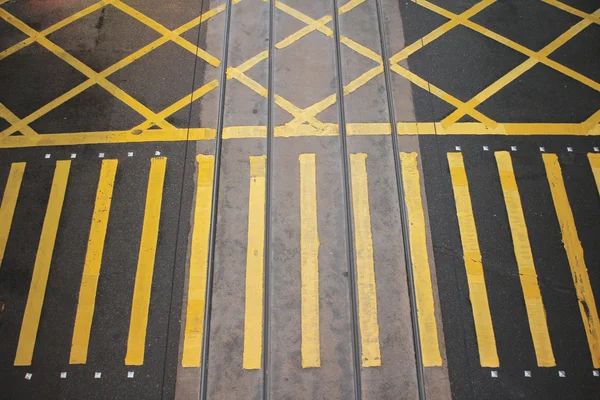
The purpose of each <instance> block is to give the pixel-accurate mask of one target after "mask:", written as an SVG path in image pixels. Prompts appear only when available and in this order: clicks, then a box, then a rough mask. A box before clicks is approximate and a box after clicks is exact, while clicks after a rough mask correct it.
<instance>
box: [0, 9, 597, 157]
mask: <svg viewBox="0 0 600 400" xmlns="http://www.w3.org/2000/svg"><path fill="white" fill-rule="evenodd" d="M240 1H242V0H233V5H236V4H238V3H239V2H240ZM365 1H366V0H351V1H349V2H348V3H346V4H344V5H343V6H341V7H340V9H339V13H340V14H344V13H347V12H350V11H351V10H352V9H354V8H355V7H358V6H360V5H361V4H362V3H364V2H365ZM413 1H414V2H415V4H417V5H419V6H422V7H425V8H427V9H429V10H430V11H433V12H435V13H437V14H440V15H442V16H444V17H446V18H449V21H447V22H446V23H444V24H443V25H441V26H440V27H438V28H436V29H434V30H433V31H432V32H430V33H428V34H427V35H425V36H424V37H423V38H421V39H419V40H417V41H415V42H414V43H412V44H409V45H408V46H406V47H405V48H404V49H402V50H400V51H399V52H398V53H396V54H395V55H393V56H392V57H390V60H389V61H390V63H391V70H392V71H394V72H395V73H397V74H398V75H400V76H402V77H403V78H405V79H408V80H409V81H411V82H412V83H413V84H415V85H417V86H419V87H421V88H423V89H424V90H427V91H429V92H430V93H432V94H433V95H435V96H437V97H439V98H440V99H442V100H444V101H446V102H448V103H449V104H451V105H453V106H454V107H456V108H457V110H455V111H454V112H453V113H452V114H450V115H449V116H448V117H446V118H445V119H444V120H443V121H441V123H439V122H438V121H435V122H428V123H418V124H416V128H417V129H404V130H403V131H402V132H403V133H404V134H422V133H426V134H428V133H434V134H440V133H441V134H448V133H453V132H456V133H460V132H461V131H462V130H463V129H466V130H468V132H470V133H475V134H510V133H511V132H515V134H517V132H518V134H526V135H527V134H565V135H573V134H575V135H588V134H589V135H598V134H600V128H599V125H598V124H599V123H600V110H599V111H598V112H596V113H594V114H593V115H592V116H590V117H589V118H588V120H587V121H583V122H581V123H576V124H527V123H522V124H502V123H499V122H498V121H493V120H492V119H490V118H489V117H487V116H485V115H483V114H482V113H481V112H480V111H478V110H476V109H475V107H477V105H479V104H480V103H481V102H483V101H485V100H487V99H488V98H489V97H491V96H493V95H494V94H496V93H497V92H498V91H500V90H501V89H502V88H504V87H505V86H506V85H508V84H509V83H511V82H513V81H514V80H515V79H517V78H518V77H519V76H520V75H522V74H523V73H525V72H526V71H527V70H528V69H530V68H531V67H533V65H535V64H537V63H543V64H545V65H547V66H549V67H550V68H553V69H555V70H556V71H558V72H560V73H562V74H564V75H567V76H569V77H571V78H573V79H575V80H577V81H579V82H581V83H583V84H584V85H587V86H589V87H591V88H593V89H594V90H597V91H600V83H598V82H596V81H594V80H593V79H590V78H588V77H586V76H584V75H582V74H580V73H578V72H576V71H573V70H572V69H570V68H568V67H565V66H564V65H562V64H559V63H558V62H556V61H553V60H551V59H549V58H548V55H550V54H551V53H552V52H554V51H556V50H557V49H559V48H560V47H561V46H562V45H564V44H565V43H567V42H568V41H569V40H571V39H572V38H573V37H575V36H576V35H577V34H579V33H580V32H581V31H582V30H583V29H584V28H585V27H587V26H589V25H590V24H594V23H595V24H600V10H597V11H596V12H594V13H592V14H587V13H584V12H582V11H579V10H576V9H574V8H572V7H570V6H568V5H566V4H563V3H561V2H559V1H557V0H544V1H545V2H546V3H547V4H549V5H552V6H554V7H557V8H558V9H561V10H563V11H565V12H568V13H571V14H573V15H577V16H578V17H580V18H582V21H581V22H579V23H578V24H576V25H575V26H573V27H571V28H570V29H569V30H567V31H566V32H564V33H563V34H562V35H560V36H559V37H558V38H556V39H555V40H554V41H553V42H552V43H550V44H549V45H548V46H546V47H545V48H544V49H542V50H540V51H539V52H535V51H532V50H530V49H527V48H526V47H524V46H522V45H520V44H518V43H516V42H514V41H512V40H510V39H507V38H505V37H503V36H501V35H499V34H497V33H495V32H492V31H491V30H489V29H487V28H485V27H483V26H481V25H479V24H477V23H475V22H473V21H471V20H470V19H469V18H471V17H472V16H474V15H475V14H477V13H479V12H481V11H482V10H484V9H485V8H486V7H488V6H490V5H491V4H493V3H495V0H483V1H481V2H479V3H477V4H475V5H474V6H472V7H471V8H470V9H468V10H466V11H465V12H463V13H462V14H458V15H457V14H454V13H452V12H450V11H448V10H446V9H444V8H442V7H440V6H437V5H435V4H433V3H431V2H429V1H427V0H413ZM0 4H1V2H0ZM109 4H110V5H113V6H114V7H116V8H118V9H119V10H121V11H122V12H124V13H126V14H128V15H130V16H131V17H133V18H135V19H136V20H138V21H139V22H141V23H143V24H144V25H146V26H148V27H150V28H151V29H153V30H155V31H156V32H158V33H159V34H160V35H162V36H161V37H160V38H158V39H156V40H155V41H153V42H151V43H150V44H148V45H146V46H144V47H142V48H141V49H139V50H137V51H135V52H134V53H132V54H131V55H129V56H127V57H125V58H124V59H122V60H121V61H119V62H117V63H115V64H114V65H113V66H111V67H108V68H107V69H105V70H104V71H101V72H95V71H93V70H92V69H91V68H89V67H88V66H86V65H85V64H83V63H82V62H81V61H79V60H77V59H76V58H75V57H73V56H72V55H70V54H69V53H67V52H65V51H64V50H63V49H61V48H60V47H59V46H57V45H56V44H54V43H52V42H51V41H50V40H49V39H48V38H47V36H48V35H50V34H51V33H53V32H56V31H58V30H59V29H61V28H63V27H65V26H67V25H69V24H71V23H72V22H74V21H76V20H78V19H80V18H82V17H84V16H86V15H89V14H90V13H92V12H94V11H97V10H99V9H101V8H102V7H104V6H106V5H109ZM276 8H277V10H279V11H281V12H284V13H286V14H287V15H289V16H291V17H293V18H295V19H297V20H298V21H300V22H302V23H304V24H305V26H304V27H302V28H301V29H299V30H297V31H296V32H293V33H292V34H290V35H289V36H287V37H286V38H283V39H282V40H280V41H279V42H278V43H276V44H275V47H276V48H277V49H283V48H286V47H288V46H292V45H293V44H294V42H296V41H297V40H299V39H300V38H302V37H304V36H306V35H308V34H309V33H311V32H315V31H318V32H320V33H321V34H324V35H326V36H328V37H332V35H333V32H332V30H331V28H329V27H327V24H328V23H330V22H331V20H332V16H331V15H325V16H323V17H321V18H318V19H313V18H311V17H309V16H307V15H305V14H303V13H301V12H299V11H297V10H295V9H294V8H292V7H290V6H289V5H287V4H284V3H282V2H279V1H277V2H276ZM224 10H225V5H224V4H222V5H220V6H218V7H216V8H214V9H212V10H209V11H207V12H206V13H204V14H203V15H201V16H199V17H196V18H194V19H192V20H191V21H189V22H188V23H186V24H184V25H182V26H180V27H179V28H177V29H175V30H169V29H168V28H166V27H164V26H163V25H161V24H160V23H158V22H156V21H154V20H153V19H151V18H149V17H148V16H146V15H144V14H143V13H141V12H140V11H138V10H136V9H135V8H134V7H132V6H130V5H127V4H125V3H123V2H122V1H120V0H103V1H99V2H97V3H95V4H93V5H91V6H89V7H87V8H86V9H84V10H81V11H79V12H77V13H75V14H73V15H72V16H70V17H68V18H65V19H64V20H62V21H60V22H58V23H57V24H55V25H53V26H51V27H49V28H47V29H45V30H43V31H41V32H37V31H35V30H33V29H32V28H30V27H29V26H28V25H26V24H25V23H23V22H22V21H20V20H19V19H18V18H16V17H15V16H13V15H11V14H10V13H9V12H8V11H6V10H5V9H3V8H1V7H0V18H2V19H4V20H5V21H7V22H8V23H10V24H11V25H13V26H15V27H16V28H18V29H19V30H21V31H22V32H24V33H25V34H27V35H28V36H29V38H28V39H25V40H24V41H21V42H19V43H17V44H16V45H13V46H12V47H10V48H8V49H6V50H4V51H2V52H0V60H2V59H3V58H6V57H8V56H9V55H11V54H14V53H16V52H18V51H20V50H21V49H23V48H25V47H27V46H29V45H30V44H32V43H34V42H38V43H39V44H40V45H42V46H43V47H45V48H47V49H48V50H50V51H51V52H53V53H54V54H56V55H57V56H59V57H60V58H62V59H63V61H65V62H66V63H68V64H69V65H71V66H72V67H74V68H75V69H77V70H79V71H80V72H82V73H83V74H84V75H86V76H87V77H88V80H87V81H85V82H83V83H81V84H79V85H78V86H76V87H74V88H73V89H71V90H69V91H68V92H66V93H64V94H62V95H60V96H59V97H57V98H56V99H54V100H52V101H51V102H49V103H47V104H46V105H44V106H42V107H41V108H40V109H38V110H36V111H34V112H33V113H31V114H30V115H27V116H25V117H24V118H21V119H20V118H18V117H16V116H15V115H14V114H13V113H12V112H11V111H10V110H8V109H7V108H6V107H5V106H3V105H1V104H0V117H2V118H4V119H6V120H7V121H8V122H9V123H10V124H11V126H10V127H8V128H7V129H5V130H4V131H2V132H0V147H4V148H6V147H28V146H36V145H40V146H44V145H72V144H85V143H108V142H113V141H115V142H144V141H154V140H157V141H162V140H198V139H208V138H211V137H210V135H208V134H207V135H190V136H189V137H188V136H187V135H185V134H183V133H182V132H181V129H177V128H174V127H173V126H171V125H170V124H169V123H168V122H166V118H167V117H169V116H171V115H172V114H174V113H175V112H177V111H178V110H180V109H182V108H183V107H186V106H187V105H189V104H190V103H191V102H192V101H194V100H197V99H199V98H202V97H203V96H205V95H206V94H207V93H209V92H211V91H213V90H214V89H215V88H217V87H218V86H219V82H218V81H216V80H213V81H210V82H208V83H206V84H205V85H204V86H202V87H201V88H199V89H196V90H195V91H194V92H193V93H191V94H189V95H187V96H185V97H182V98H181V99H180V100H178V101H177V102H175V103H174V104H172V105H171V106H169V107H167V108H165V109H164V110H162V111H160V112H158V113H154V112H152V111H151V110H150V109H148V108H147V107H146V106H145V105H143V104H142V103H140V102H139V101H137V100H136V99H135V98H133V97H132V96H130V95H129V94H127V93H126V92H125V91H123V90H122V89H120V88H118V87H117V86H116V85H114V84H112V83H111V82H109V81H108V80H107V77H108V76H110V75H111V74H113V73H114V72H116V71H118V70H119V69H122V68H124V67H125V66H127V65H129V64H131V63H133V62H135V61H136V60H137V59H139V58H141V57H142V56H144V55H146V54H148V53H150V52H151V51H153V50H155V49H156V48H158V47H160V46H162V45H163V44H165V43H167V42H169V41H172V42H173V43H176V44H177V45H179V46H181V47H182V48H183V49H185V50H187V51H189V52H192V53H194V54H196V55H197V56H198V57H199V58H201V59H202V60H204V61H205V62H207V63H208V64H209V65H210V66H211V67H215V68H216V67H219V66H220V63H221V62H220V60H219V59H217V58H216V57H215V56H214V55H211V54H209V53H208V52H206V51H205V50H203V49H200V48H198V47H197V46H196V45H194V44H192V43H190V42H189V41H187V40H186V39H184V38H182V37H181V35H182V34H183V33H185V32H187V31H189V30H190V29H192V28H194V27H197V26H198V25H199V24H200V22H204V21H207V20H210V19H211V18H213V17H214V16H215V15H218V14H219V13H221V12H223V11H224ZM459 25H463V26H465V27H467V28H469V29H471V30H473V31H475V32H478V33H479V34H482V35H484V36H486V37H488V38H490V39H492V40H495V41H497V42H499V43H502V44H503V45H505V46H508V47H510V48H512V49H513V50H516V51H518V52H520V53H522V54H524V55H526V56H528V57H529V59H528V60H526V61H525V62H523V63H522V64H521V65H519V66H517V67H516V68H514V69H513V70H512V71H510V72H508V73H507V74H506V75H505V76H503V77H502V78H500V79H499V80H497V81H496V82H494V83H492V84H491V85H490V86H489V87H488V88H486V89H484V90H483V91H481V92H480V93H479V94H478V95H476V96H475V97H474V98H473V99H471V100H469V101H468V102H466V103H464V102H462V101H460V100H458V99H457V98H456V97H454V96H453V95H452V93H446V92H445V91H443V90H442V89H440V88H438V87H436V86H435V85H432V84H431V83H430V82H427V81H426V80H425V79H423V78H422V77H420V76H418V75H416V74H415V73H414V72H411V71H409V70H408V69H406V68H405V67H404V66H401V65H400V64H399V62H400V61H402V60H405V59H406V58H408V57H409V56H410V55H411V54H414V53H415V52H417V51H419V50H420V49H422V48H423V47H424V46H427V45H428V44H429V43H431V42H433V41H435V40H436V39H438V38H440V37H442V36H443V35H444V34H445V33H447V32H449V31H451V30H452V29H453V28H455V27H456V26H459ZM340 40H341V43H342V44H343V45H344V46H347V47H348V48H350V49H352V50H353V51H355V52H356V53H357V54H360V55H362V56H364V57H366V58H368V59H370V60H372V61H374V62H376V63H377V64H378V65H377V66H376V67H373V68H371V69H370V70H368V71H366V72H364V73H363V74H362V75H360V76H359V77H358V78H356V79H354V80H353V81H351V82H350V83H348V84H347V85H346V86H345V87H344V94H345V95H348V94H350V93H352V92H354V91H356V90H357V89H358V88H360V87H362V86H364V85H365V84H367V83H368V82H369V81H371V80H372V79H374V78H375V77H377V76H379V75H380V74H382V73H383V65H382V61H383V60H382V59H381V57H380V56H379V54H378V53H377V52H376V51H374V50H373V49H369V48H367V47H365V46H363V45H361V44H359V43H357V42H355V41H354V40H352V39H351V38H349V37H347V36H341V38H340ZM267 56H268V54H267V52H266V51H262V52H260V53H258V54H256V55H255V56H253V57H250V58H249V59H248V60H247V61H245V62H243V63H241V64H240V65H239V66H237V67H230V68H228V71H227V79H236V80H237V81H239V82H240V83H242V84H244V85H245V86H247V87H248V88H250V89H251V90H253V91H254V92H256V93H257V94H259V95H261V96H263V97H267V89H266V88H265V87H264V86H262V85H261V84H259V83H258V82H256V81H254V80H253V79H251V78H250V77H249V76H248V75H246V72H247V71H249V70H250V69H251V68H253V67H254V66H256V65H257V64H258V63H260V62H261V61H263V60H265V59H266V58H267ZM94 84H99V85H100V86H102V87H104V88H105V89H106V90H108V91H109V92H110V93H111V94H112V95H113V96H115V97H116V98H118V99H119V100H121V101H123V102H124V103H125V104H127V105H128V106H129V107H131V108H132V109H134V110H135V111H137V112H138V113H139V114H141V115H143V116H144V117H146V119H147V121H146V122H143V123H142V124H140V125H138V126H136V127H132V129H131V130H128V131H122V132H81V133H78V134H63V133H60V132H59V133H56V134H51V135H38V134H36V133H35V132H34V131H33V130H32V129H31V128H30V127H29V124H30V123H31V122H33V121H35V120H36V119H38V118H40V117H41V116H43V115H45V114H47V113H48V112H50V111H51V110H53V109H55V108H56V107H58V106H60V105H61V104H63V103H65V102H66V101H68V100H70V99H71V98H73V97H75V96H77V95H78V94H80V93H81V92H83V91H84V90H86V89H88V88H90V87H91V86H93V85H94ZM274 100H275V103H276V104H277V105H278V106H280V107H281V108H283V109H284V110H285V111H287V112H288V113H290V114H291V115H292V116H293V117H294V118H293V120H292V121H290V122H288V123H287V124H285V125H283V126H280V127H276V132H277V131H279V132H280V135H279V136H282V137H287V136H313V135H314V136H323V135H337V132H338V130H337V126H336V125H335V124H326V123H323V122H321V121H319V120H318V119H317V118H316V116H317V114H319V113H320V112H322V111H324V110H325V109H327V108H329V107H331V106H333V105H334V104H335V103H336V102H337V98H336V95H335V94H334V93H332V94H331V95H329V96H326V97H325V98H324V99H322V100H320V101H318V102H316V103H315V104H313V105H311V106H309V107H307V108H305V109H302V108H299V107H297V106H295V105H294V104H293V103H292V102H290V101H289V100H287V99H285V98H283V97H281V96H280V95H278V94H275V96H274ZM465 114H468V115H470V116H472V117H473V118H474V119H475V120H477V121H479V123H478V124H471V123H463V124H461V123H458V122H456V121H458V120H459V119H460V118H461V117H462V116H463V115H465ZM400 124H403V125H405V126H409V125H411V124H414V123H402V122H401V123H400ZM155 125H157V126H158V127H160V128H161V129H159V130H156V129H150V128H151V127H153V126H155ZM381 125H382V130H383V131H385V128H383V126H384V125H385V124H381ZM419 127H423V128H424V130H425V132H422V131H420V130H419V129H418V128H419ZM239 128H244V129H240V130H238V132H253V133H255V134H256V133H257V132H260V131H262V130H263V129H264V131H265V132H266V127H239ZM195 129H200V130H201V129H203V128H195ZM431 130H432V131H433V132H429V131H431ZM210 131H211V130H207V131H206V132H208V133H210ZM359 131H360V129H359ZM16 132H21V133H22V134H23V135H24V136H11V135H13V134H14V133H16ZM365 134H366V133H365ZM382 134H384V133H382ZM88 136H91V137H89V138H88ZM213 137H214V135H213ZM234 137H246V136H244V135H243V134H242V135H235V136H234ZM254 137H256V136H254Z"/></svg>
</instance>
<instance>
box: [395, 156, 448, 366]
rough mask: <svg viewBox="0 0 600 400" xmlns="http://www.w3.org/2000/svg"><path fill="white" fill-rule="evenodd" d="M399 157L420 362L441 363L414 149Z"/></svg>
mask: <svg viewBox="0 0 600 400" xmlns="http://www.w3.org/2000/svg"><path fill="white" fill-rule="evenodd" d="M400 159H401V160H402V180H403V185H404V198H405V200H406V209H407V212H408V222H409V225H408V229H409V232H410V253H411V259H412V264H413V270H414V275H415V289H416V294H417V313H418V318H419V332H420V336H421V337H420V340H421V351H422V353H423V365H424V366H425V367H439V366H441V365H442V355H441V354H440V345H439V342H438V329H437V322H436V319H435V304H434V299H433V286H432V284H431V266H430V264H429V255H428V253H427V236H426V233H425V232H426V231H425V214H424V212H423V201H422V199H421V182H420V179H419V169H418V165H417V153H400Z"/></svg>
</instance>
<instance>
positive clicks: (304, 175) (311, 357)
mask: <svg viewBox="0 0 600 400" xmlns="http://www.w3.org/2000/svg"><path fill="white" fill-rule="evenodd" d="M298 160H299V161H300V271H301V275H302V368H316V367H320V366H321V336H320V329H319V322H320V317H319V315H320V314H319V229H318V220H317V166H316V156H315V154H300V156H299V157H298Z"/></svg>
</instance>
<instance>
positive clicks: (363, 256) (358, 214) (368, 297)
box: [350, 153, 381, 367]
mask: <svg viewBox="0 0 600 400" xmlns="http://www.w3.org/2000/svg"><path fill="white" fill-rule="evenodd" d="M350 171H351V176H352V211H353V213H354V246H355V248H356V275H357V286H358V314H359V315H358V317H359V318H358V319H359V322H360V341H361V352H362V354H361V357H362V366H363V367H378V366H380V365H381V351H380V348H379V323H378V319H377V288H376V285H375V262H374V259H373V237H372V235H371V210H370V205H369V182H368V178H367V155H366V154H364V153H358V154H350Z"/></svg>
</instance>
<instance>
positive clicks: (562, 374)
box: [558, 371, 567, 378]
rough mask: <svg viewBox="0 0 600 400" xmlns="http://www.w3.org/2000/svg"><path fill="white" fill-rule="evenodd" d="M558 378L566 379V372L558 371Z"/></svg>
mask: <svg viewBox="0 0 600 400" xmlns="http://www.w3.org/2000/svg"><path fill="white" fill-rule="evenodd" d="M558 376H559V378H564V377H565V376H567V374H565V371H558Z"/></svg>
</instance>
